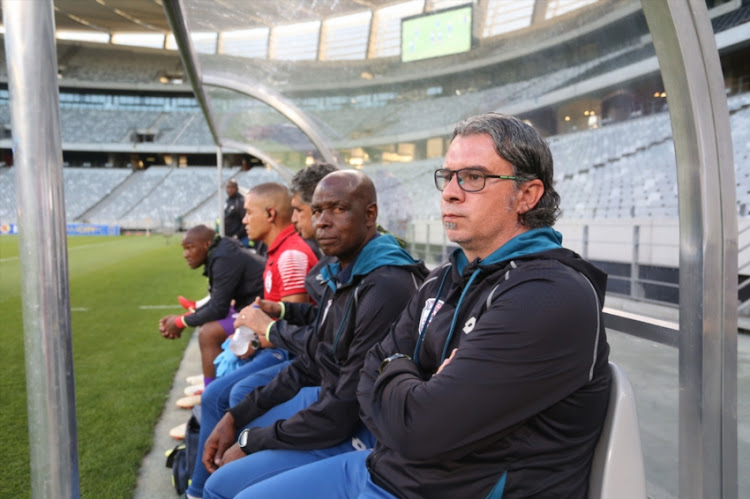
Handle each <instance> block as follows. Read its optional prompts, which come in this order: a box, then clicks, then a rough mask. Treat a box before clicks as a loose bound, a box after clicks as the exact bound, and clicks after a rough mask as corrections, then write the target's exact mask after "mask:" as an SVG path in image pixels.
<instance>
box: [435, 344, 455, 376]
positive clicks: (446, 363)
mask: <svg viewBox="0 0 750 499" xmlns="http://www.w3.org/2000/svg"><path fill="white" fill-rule="evenodd" d="M456 352H458V348H454V349H453V351H452V352H451V356H450V357H448V358H447V359H445V360H444V361H443V363H442V364H440V367H438V370H437V372H436V373H435V376H437V375H438V374H440V371H442V370H443V368H444V367H445V366H447V365H448V364H450V363H451V361H452V360H453V357H455V356H456Z"/></svg>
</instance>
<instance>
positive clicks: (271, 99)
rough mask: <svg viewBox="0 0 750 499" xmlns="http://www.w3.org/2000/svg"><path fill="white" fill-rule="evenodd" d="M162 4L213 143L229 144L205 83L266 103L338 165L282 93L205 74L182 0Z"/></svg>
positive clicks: (331, 151)
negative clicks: (217, 124) (194, 45)
mask: <svg viewBox="0 0 750 499" xmlns="http://www.w3.org/2000/svg"><path fill="white" fill-rule="evenodd" d="M163 4H164V11H165V12H166V14H167V19H168V20H169V25H170V26H171V28H172V33H173V34H174V37H175V41H176V43H177V46H178V47H179V50H180V57H181V58H182V63H183V65H184V66H185V71H186V72H187V75H188V78H189V80H190V84H191V85H192V87H193V90H194V91H195V95H196V98H197V99H198V103H199V104H200V107H201V109H202V110H203V114H204V115H205V116H206V121H207V122H208V126H209V128H210V130H211V135H212V136H213V138H214V142H215V143H216V145H217V146H218V147H222V146H226V145H228V143H227V140H226V138H225V137H223V136H222V135H221V133H220V131H219V129H218V128H217V127H216V117H215V114H214V111H213V108H212V106H211V102H210V97H209V96H208V95H207V94H206V89H205V86H214V87H218V88H225V89H228V90H233V91H235V92H239V93H242V94H244V95H247V96H250V97H253V98H255V99H257V100H260V101H261V102H264V103H266V104H268V105H269V106H271V107H272V108H274V109H275V110H277V111H278V112H279V113H281V114H282V115H284V116H285V117H286V118H288V119H289V120H290V121H291V122H292V123H294V124H295V125H297V126H298V127H299V129H300V130H301V131H302V133H304V134H305V135H306V136H307V137H308V138H309V139H310V141H311V142H312V143H313V145H314V146H315V147H317V148H318V152H319V153H320V155H321V157H323V159H324V160H325V161H327V162H329V163H333V164H338V157H337V155H336V153H335V151H334V149H333V148H332V147H330V146H329V145H328V142H327V141H326V139H325V138H324V136H323V135H322V134H321V133H319V131H318V130H317V127H315V125H314V123H313V122H312V120H310V118H309V117H308V116H307V114H305V113H304V112H303V111H302V110H301V109H299V108H298V107H297V106H295V105H294V104H293V103H292V102H290V101H289V100H288V99H286V98H285V97H284V96H283V95H281V94H279V93H278V92H275V91H273V90H272V89H270V88H268V87H266V86H264V85H262V84H261V83H259V82H253V83H252V84H250V83H248V82H247V81H244V80H239V79H238V78H236V77H233V76H231V75H215V74H204V73H203V71H202V70H201V68H200V65H199V63H198V58H197V55H196V52H195V50H194V49H193V44H192V42H191V40H190V29H189V27H188V24H187V20H186V19H185V16H184V15H183V12H184V11H185V6H184V3H183V1H182V0H164V2H163ZM204 85H205V86H204ZM235 143H236V142H235ZM261 159H262V158H261ZM270 164H271V166H272V167H273V168H274V169H275V170H277V171H278V172H279V173H280V174H281V175H282V176H283V177H285V178H287V177H289V174H288V172H283V171H282V170H283V168H282V167H281V166H280V165H279V164H278V163H276V162H273V163H270Z"/></svg>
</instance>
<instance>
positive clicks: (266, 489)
mask: <svg viewBox="0 0 750 499" xmlns="http://www.w3.org/2000/svg"><path fill="white" fill-rule="evenodd" d="M370 452H371V451H370V450H361V451H352V452H346V453H344V454H339V455H338V456H333V457H329V458H328V459H323V460H322V461H318V462H316V463H312V464H307V465H305V466H300V467H299V468H294V469H293V470H289V471H287V472H285V473H281V474H279V475H276V476H274V477H271V478H269V479H268V480H263V481H262V482H258V483H256V484H255V485H252V486H250V487H248V488H246V489H245V490H243V491H242V492H240V493H239V494H237V495H236V496H235V498H236V499H251V498H252V499H264V498H277V497H285V498H287V497H288V498H296V497H304V498H307V499H395V496H393V495H391V494H390V493H389V492H388V491H386V490H383V489H382V488H380V487H379V486H377V485H375V484H374V483H372V480H371V478H370V473H369V472H368V471H367V466H366V464H365V459H367V456H368V455H369V454H370Z"/></svg>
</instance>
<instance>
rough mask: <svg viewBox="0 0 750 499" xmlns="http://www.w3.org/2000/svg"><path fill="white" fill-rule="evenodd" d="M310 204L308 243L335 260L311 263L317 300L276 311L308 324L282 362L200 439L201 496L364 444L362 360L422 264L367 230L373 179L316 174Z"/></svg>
mask: <svg viewBox="0 0 750 499" xmlns="http://www.w3.org/2000/svg"><path fill="white" fill-rule="evenodd" d="M312 214H313V224H314V226H315V236H316V240H317V242H318V245H319V246H320V248H321V250H322V251H323V252H324V253H325V254H326V255H328V256H334V257H335V258H336V260H335V261H334V262H332V263H329V264H328V265H327V266H325V267H324V268H322V269H321V275H322V277H323V280H324V283H325V291H324V294H323V297H322V299H321V302H320V304H319V305H318V306H312V305H309V304H285V307H284V314H283V318H284V319H285V320H286V321H288V322H289V323H290V324H308V323H313V324H314V327H313V328H312V329H311V330H310V332H309V334H307V335H306V336H305V337H304V339H303V340H302V341H304V348H303V349H301V350H300V351H298V356H297V358H296V359H295V360H294V361H293V362H292V364H291V365H289V366H288V367H286V368H285V369H284V370H283V371H281V372H280V373H279V374H278V375H277V376H276V377H275V378H274V379H273V380H272V381H271V382H270V383H269V384H267V385H265V386H263V387H260V388H256V389H255V390H253V391H252V392H250V393H249V394H248V395H247V397H246V398H245V399H244V400H243V401H242V402H240V403H239V404H237V405H235V406H234V407H232V408H230V409H229V411H228V413H227V414H226V415H225V416H224V418H223V419H222V420H221V421H220V422H219V424H218V425H217V426H216V428H215V429H214V431H213V432H212V434H211V436H210V437H209V438H208V440H207V441H206V445H205V447H204V454H203V463H204V465H206V467H207V468H208V469H209V470H211V471H214V473H213V475H212V476H211V478H209V480H208V482H207V483H206V486H205V488H204V490H203V497H204V498H210V497H233V496H234V495H235V494H237V493H238V492H240V491H241V490H242V489H244V488H246V487H248V486H250V485H252V484H253V483H256V482H258V481H261V480H263V479H265V478H267V477H269V476H273V475H274V474H276V473H280V472H283V471H286V470H289V469H291V468H294V467H296V466H300V465H303V464H308V463H310V462H314V461H317V460H320V459H323V458H326V457H329V456H332V455H337V454H339V453H343V452H349V451H352V450H357V449H365V448H371V447H372V445H373V444H374V441H373V439H372V435H371V434H370V433H369V431H367V429H366V428H365V427H364V426H363V425H362V424H361V421H360V419H359V403H358V401H357V397H356V388H357V384H358V382H359V374H360V370H361V368H362V362H363V360H364V357H365V355H366V353H367V351H368V350H369V349H370V347H372V346H373V345H374V344H375V343H377V342H378V341H380V340H382V339H383V337H384V335H385V334H386V333H387V331H388V329H389V327H390V324H391V323H392V322H393V321H394V320H395V319H396V318H397V317H398V314H399V313H400V312H401V310H402V309H403V307H404V305H405V304H406V303H407V302H408V301H409V299H410V298H411V296H413V295H414V294H415V293H416V291H417V288H418V287H419V285H420V284H421V282H422V280H423V278H424V277H425V275H426V274H427V270H426V268H425V267H424V265H423V264H422V263H421V262H416V261H415V260H413V259H412V258H411V256H410V255H409V254H408V253H407V252H406V251H404V250H403V249H402V248H401V247H400V246H399V245H398V243H397V241H396V240H395V238H393V237H392V236H390V235H379V234H378V233H377V230H376V219H377V204H376V194H375V187H374V185H373V183H372V181H371V180H370V179H369V178H368V177H367V176H366V175H364V174H362V173H361V172H357V171H354V170H346V171H339V172H334V173H331V174H329V175H327V176H326V177H325V178H324V179H323V180H321V181H320V183H319V184H318V186H317V188H316V189H315V194H314V196H313V202H312ZM254 312H255V314H256V315H258V317H257V318H258V320H259V321H260V320H264V321H265V322H262V323H261V324H260V325H258V326H256V327H253V329H254V330H256V332H257V331H260V332H262V333H268V336H270V337H271V338H274V334H275V333H274V331H273V330H274V326H273V325H272V324H271V320H270V318H268V317H265V318H263V313H262V312H261V309H254ZM250 313H253V310H248V309H246V310H245V311H243V314H250ZM248 320H249V319H248ZM269 329H270V331H269ZM243 427H244V428H245V429H244V430H243V431H241V432H239V438H238V431H239V430H240V429H242V428H243ZM235 441H237V443H235Z"/></svg>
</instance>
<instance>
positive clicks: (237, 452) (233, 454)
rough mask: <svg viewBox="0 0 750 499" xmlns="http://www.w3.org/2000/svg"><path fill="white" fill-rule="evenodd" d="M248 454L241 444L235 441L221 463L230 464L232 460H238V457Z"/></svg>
mask: <svg viewBox="0 0 750 499" xmlns="http://www.w3.org/2000/svg"><path fill="white" fill-rule="evenodd" d="M246 455H247V454H245V452H244V451H243V450H242V449H240V444H237V443H235V444H234V445H232V446H231V447H230V448H228V449H227V451H226V452H225V453H224V459H222V463H221V464H222V465H224V464H229V463H231V462H232V461H236V460H237V459H242V458H243V457H245V456H246Z"/></svg>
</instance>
